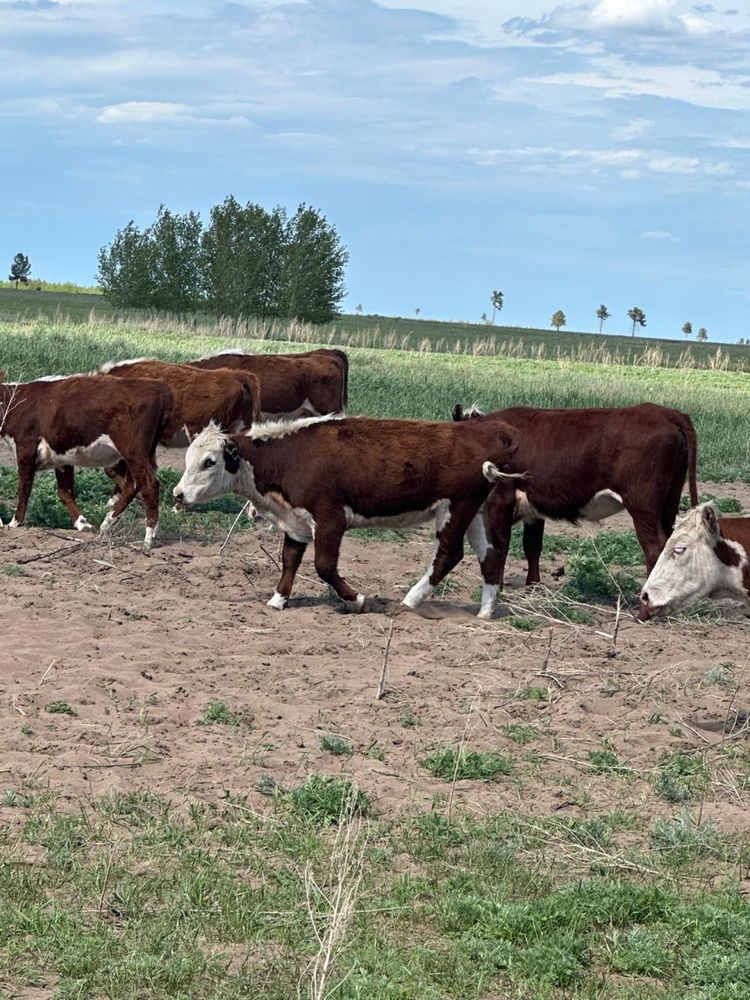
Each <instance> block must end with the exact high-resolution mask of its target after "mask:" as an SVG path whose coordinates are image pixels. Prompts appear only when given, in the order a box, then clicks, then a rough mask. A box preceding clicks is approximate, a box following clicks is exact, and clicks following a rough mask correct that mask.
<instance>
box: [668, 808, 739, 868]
mask: <svg viewBox="0 0 750 1000" xmlns="http://www.w3.org/2000/svg"><path fill="white" fill-rule="evenodd" d="M651 847H652V849H653V850H655V851H660V852H661V853H662V855H663V857H664V860H665V862H666V863H668V864H671V865H677V866H680V865H686V864H689V863H691V862H694V861H696V860H698V859H700V858H707V857H713V858H717V859H721V858H724V857H726V856H727V852H728V850H729V846H728V844H727V843H726V842H725V840H724V838H723V837H722V836H721V835H720V833H719V831H718V829H717V827H716V825H715V824H714V823H712V822H711V821H710V820H707V821H705V822H702V823H700V822H698V821H697V820H696V819H695V818H694V817H693V816H692V815H691V814H690V813H689V812H687V811H685V812H681V813H680V814H679V815H678V816H675V817H674V818H672V819H658V820H656V822H655V823H654V825H653V826H652V828H651Z"/></svg>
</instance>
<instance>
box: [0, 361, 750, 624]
mask: <svg viewBox="0 0 750 1000" xmlns="http://www.w3.org/2000/svg"><path fill="white" fill-rule="evenodd" d="M348 372H349V364H348V359H347V356H346V354H345V353H344V352H343V351H339V350H324V349H320V350H315V351H308V352H306V353H301V354H294V355H280V356H279V355H248V354H243V353H241V352H239V351H224V352H220V353H218V354H216V355H212V356H211V357H207V358H201V359H199V360H197V361H193V362H190V363H187V364H169V363H167V362H163V361H159V360H156V359H148V358H141V359H138V360H134V361H121V362H114V363H109V364H107V365H104V366H103V367H102V368H101V369H100V370H99V371H98V372H95V373H92V374H90V375H71V376H48V377H46V378H42V379H38V380H36V381H34V382H27V383H12V382H5V381H4V380H3V374H2V372H0V436H2V437H3V438H5V439H6V440H7V441H8V442H9V443H10V444H11V446H12V447H13V448H14V450H15V454H16V460H17V464H18V501H17V506H16V511H15V515H14V517H13V519H12V521H11V522H10V527H17V526H20V525H22V524H23V522H24V518H25V516H26V509H27V505H28V501H29V496H30V493H31V488H32V485H33V481H34V475H35V473H36V472H37V471H38V470H43V469H53V470H54V472H55V476H56V478H57V489H58V495H59V497H60V500H61V501H62V503H63V504H64V505H65V506H66V508H67V509H68V511H69V513H70V516H71V519H72V521H73V525H74V527H75V528H77V529H78V530H79V531H82V530H91V528H92V526H91V524H90V523H89V522H88V520H87V519H86V517H85V516H84V515H83V514H82V513H81V511H80V509H79V507H78V505H77V504H76V499H75V489H74V468H75V467H76V466H83V467H101V468H103V469H105V471H106V472H107V474H108V475H109V476H110V478H111V479H112V480H113V483H114V491H113V495H112V498H111V500H110V507H111V509H110V511H109V513H108V514H107V516H106V518H105V519H104V521H103V523H102V525H101V528H100V531H102V532H105V531H107V530H108V529H109V528H110V527H111V526H112V525H113V524H114V523H115V521H116V520H117V519H118V518H119V517H120V515H121V514H122V513H123V511H124V510H125V508H126V507H127V506H128V504H129V503H130V502H131V501H132V499H133V498H134V497H135V496H136V495H138V494H139V495H140V497H141V499H142V502H143V506H144V509H145V515H146V537H145V544H146V546H150V545H151V544H152V543H153V540H154V537H155V535H156V531H157V525H158V517H159V484H158V480H157V478H156V474H155V468H156V461H155V456H156V448H157V445H158V444H163V445H168V446H169V445H172V446H180V445H183V446H184V445H185V444H187V445H188V448H187V452H186V454H185V471H184V473H183V475H182V478H181V479H180V481H179V483H178V484H177V486H175V488H174V496H175V500H176V502H177V505H178V507H182V506H189V505H192V504H195V503H202V502H205V501H208V500H211V499H213V498H215V497H217V496H220V495H221V494H224V493H229V492H233V493H237V494H239V495H240V496H243V497H245V498H247V499H248V500H249V501H250V502H251V504H252V505H253V506H254V508H255V510H256V511H257V512H258V513H259V514H260V515H262V516H263V517H264V518H266V519H267V520H269V521H270V522H271V523H273V524H275V525H276V526H277V527H278V528H280V529H281V530H282V531H283V533H284V543H283V549H282V574H281V578H280V580H279V582H278V584H277V586H276V590H275V591H274V594H273V596H272V597H271V599H270V600H269V602H268V604H269V605H270V606H271V607H274V608H277V609H282V608H284V607H285V605H286V604H287V602H288V600H289V596H290V594H291V591H292V586H293V584H294V578H295V575H296V573H297V570H298V568H299V565H300V562H301V560H302V557H303V555H304V552H305V549H306V547H307V545H308V544H309V543H311V542H312V543H313V544H314V553H315V569H316V571H317V573H318V575H319V576H320V577H321V579H322V580H324V581H325V582H326V583H328V584H329V585H330V586H331V587H332V588H333V589H334V590H335V592H336V593H337V594H338V596H339V597H340V598H341V599H342V600H343V601H345V602H346V603H347V604H348V605H349V606H350V607H352V608H354V609H356V610H360V609H361V608H362V607H363V606H364V603H365V597H364V595H363V594H360V593H358V592H357V591H356V590H355V589H354V588H353V587H351V586H350V585H349V584H348V583H347V582H346V580H344V579H343V578H342V577H341V575H340V574H339V569H338V561H339V549H340V546H341V540H342V536H343V534H344V532H345V531H346V530H347V529H348V528H356V527H363V526H372V527H401V526H411V525H417V524H422V523H425V522H428V521H432V522H434V525H435V534H436V550H435V555H434V558H433V560H432V563H431V565H430V567H429V568H428V570H427V571H426V573H425V574H424V576H423V577H422V578H421V579H420V580H419V581H418V582H417V583H416V584H415V585H414V586H413V587H412V588H411V589H410V590H409V592H408V593H407V595H406V597H405V598H404V602H403V603H404V604H405V605H406V606H407V607H410V608H415V607H417V606H418V605H419V604H421V603H422V602H423V601H424V600H425V599H426V598H427V597H429V595H430V594H431V593H432V591H433V590H434V588H435V587H436V586H437V585H438V584H439V583H440V581H441V580H442V579H443V578H444V577H445V576H446V574H448V573H449V572H450V571H451V570H452V569H453V567H454V566H455V565H456V564H457V563H458V562H459V561H460V559H461V558H462V556H463V540H464V537H466V538H467V539H468V541H469V544H470V545H471V547H472V549H473V550H474V552H475V553H476V555H477V558H478V560H479V566H480V570H481V574H482V580H483V585H482V598H481V606H480V610H479V617H480V618H490V617H491V615H492V611H493V608H494V605H495V600H496V597H497V593H498V591H499V590H501V589H502V586H503V577H504V571H505V562H506V557H507V553H508V547H509V544H510V534H511V528H512V526H513V524H514V523H515V522H518V521H522V522H523V550H524V554H525V556H526V560H527V563H528V572H527V577H526V582H527V584H534V583H537V582H539V580H540V574H539V559H540V556H541V552H542V543H543V536H544V522H545V519H547V518H550V519H563V520H567V521H571V522H576V521H578V520H579V519H581V518H587V519H589V520H593V521H599V520H602V519H603V518H606V517H609V516H610V515H612V514H615V513H617V512H619V511H621V510H626V511H627V512H628V513H629V514H630V516H631V517H632V519H633V524H634V527H635V531H636V535H637V537H638V541H639V543H640V545H641V548H642V549H643V554H644V558H645V563H646V571H647V574H648V579H647V581H646V584H645V586H644V588H643V591H642V593H641V609H640V617H641V618H642V619H643V620H646V619H648V618H650V617H652V616H655V615H663V614H667V613H670V612H673V611H677V610H679V609H681V608H684V607H686V606H688V605H689V604H691V603H693V602H694V601H696V600H698V599H699V598H700V597H703V596H733V597H737V598H740V599H742V600H745V601H748V600H750V518H739V517H732V518H722V519H721V520H719V519H718V518H717V516H716V512H715V510H714V508H713V507H712V506H711V505H708V504H700V505H698V490H697V485H696V458H697V440H696V434H695V430H694V428H693V424H692V422H691V420H690V418H689V417H688V416H687V415H686V414H684V413H680V412H679V411H677V410H673V409H670V408H667V407H663V406H657V405H655V404H652V403H642V404H639V405H637V406H630V407H622V408H611V409H556V410H545V409H537V408H532V407H511V408H509V409H505V410H500V411H498V412H495V413H490V414H486V415H485V414H481V413H480V412H479V411H478V410H476V409H475V408H473V409H471V410H467V411H464V410H463V409H462V407H460V406H456V407H455V408H454V411H453V420H452V421H448V420H446V421H424V420H383V419H375V418H370V417H347V416H346V415H345V413H346V408H347V404H348V390H347V386H348ZM686 476H687V479H688V484H689V492H690V501H691V504H692V509H691V510H689V511H688V513H686V514H684V515H683V516H681V517H678V509H679V504H680V498H681V495H682V489H683V485H684V483H685V478H686ZM0 523H1V522H0Z"/></svg>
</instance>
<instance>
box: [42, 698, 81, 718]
mask: <svg viewBox="0 0 750 1000" xmlns="http://www.w3.org/2000/svg"><path fill="white" fill-rule="evenodd" d="M44 711H45V712H49V713H50V715H77V714H78V713H77V712H76V711H75V709H73V708H71V707H70V705H69V704H68V703H67V701H61V700H57V701H49V702H47V704H46V705H45V706H44Z"/></svg>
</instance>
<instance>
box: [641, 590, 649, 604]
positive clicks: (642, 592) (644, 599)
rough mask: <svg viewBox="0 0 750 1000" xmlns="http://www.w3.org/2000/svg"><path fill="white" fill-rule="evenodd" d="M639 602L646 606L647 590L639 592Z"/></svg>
mask: <svg viewBox="0 0 750 1000" xmlns="http://www.w3.org/2000/svg"><path fill="white" fill-rule="evenodd" d="M641 600H642V601H643V603H644V604H648V591H647V590H642V591H641Z"/></svg>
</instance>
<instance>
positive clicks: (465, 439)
mask: <svg viewBox="0 0 750 1000" xmlns="http://www.w3.org/2000/svg"><path fill="white" fill-rule="evenodd" d="M511 452H512V448H511V445H510V439H509V436H508V433H507V430H506V428H505V427H504V426H503V424H501V423H498V422H488V423H486V424H479V425H478V426H477V425H473V424H450V423H428V422H426V421H418V420H375V419H372V418H369V417H355V418H350V419H346V418H344V417H343V415H339V414H329V415H328V416H325V417H308V418H306V419H302V420H298V421H294V422H290V421H279V422H275V423H269V424H260V425H258V427H254V428H253V429H252V430H251V431H250V432H249V433H248V434H246V435H231V436H229V435H226V434H223V433H221V431H220V430H219V429H218V428H217V427H215V426H209V427H207V428H206V429H205V430H204V431H203V432H202V433H201V434H199V435H198V437H197V438H195V439H194V440H193V441H192V443H191V444H190V446H189V448H188V450H187V453H186V455H185V472H184V473H183V476H182V479H180V481H179V483H178V484H177V486H175V488H174V495H175V497H176V499H177V501H178V503H183V504H194V503H201V502H203V501H205V500H209V499H211V498H212V497H216V496H219V495H221V494H222V493H229V492H234V493H239V494H240V495H241V496H245V497H248V498H249V499H250V500H251V501H252V502H253V504H255V506H256V507H257V508H258V510H259V511H260V512H261V514H263V515H264V517H267V518H268V519H269V520H271V521H272V522H274V523H275V524H276V525H277V526H278V527H280V528H281V529H282V530H283V531H284V548H283V554H282V565H283V572H282V574H281V579H280V581H279V584H278V586H277V588H276V592H275V593H274V595H273V597H272V598H271V599H270V601H269V602H268V604H269V606H270V607H272V608H277V609H279V610H281V609H282V608H283V607H284V606H285V605H286V603H287V601H288V599H289V595H290V593H291V590H292V585H293V583H294V577H295V574H296V572H297V569H298V567H299V565H300V562H301V560H302V556H303V554H304V552H305V548H306V547H307V545H308V543H309V542H312V541H314V543H315V569H316V571H317V573H318V575H319V576H320V577H321V579H323V580H324V581H325V582H326V583H328V584H330V585H331V587H333V589H334V590H335V591H336V593H337V594H338V595H339V597H340V598H341V599H342V600H343V601H345V602H346V603H347V604H349V605H350V607H353V608H354V609H356V610H361V608H362V606H363V605H364V600H365V598H364V596H363V595H362V594H358V593H357V591H356V590H354V589H353V588H352V587H351V586H349V584H348V583H347V582H346V581H345V580H343V579H342V578H341V576H340V575H339V571H338V559H339V548H340V546H341V539H342V536H343V534H344V532H345V531H346V530H347V528H361V527H364V526H367V525H369V526H373V527H405V526H411V525H416V524H422V523H424V522H426V521H430V520H435V522H436V536H437V551H436V554H435V557H434V559H433V562H432V565H431V566H430V568H429V569H428V571H427V572H426V573H425V575H424V576H423V577H422V579H421V580H420V581H419V582H418V583H416V584H415V585H414V586H413V587H412V588H411V590H410V591H409V593H408V594H407V595H406V597H405V599H404V602H403V603H404V604H405V605H406V606H407V607H410V608H415V607H417V606H418V605H419V604H421V603H422V601H423V600H424V599H425V598H426V597H428V596H429V595H430V594H431V593H432V591H433V590H434V588H435V587H436V586H437V584H438V583H439V582H440V581H441V580H442V579H443V578H444V577H445V575H446V574H447V573H449V572H450V571H451V570H452V569H453V567H454V566H455V565H456V564H457V563H458V562H459V561H460V560H461V558H462V557H463V538H464V535H465V534H466V533H467V532H468V533H469V542H470V543H471V545H472V547H473V548H474V550H475V551H476V553H477V555H478V557H479V560H480V566H481V569H482V576H483V578H484V586H483V588H482V605H481V609H480V617H482V618H489V617H490V616H491V614H492V607H493V604H494V600H495V596H496V594H497V590H498V580H497V567H496V564H495V563H494V562H493V560H492V559H487V558H486V556H487V548H488V543H487V540H486V539H485V538H484V534H483V530H482V527H481V526H477V525H475V526H474V528H473V529H472V530H470V529H471V526H472V524H473V523H474V517H475V514H476V513H477V511H478V510H479V508H480V506H481V505H482V503H483V502H484V501H485V500H486V498H487V495H488V494H489V492H490V490H491V489H492V483H491V482H490V481H489V479H488V476H489V475H491V476H492V477H493V480H494V479H498V478H502V476H503V472H502V471H501V470H502V468H503V467H504V465H505V464H506V462H507V460H508V458H509V457H510V454H511ZM490 541H491V539H490Z"/></svg>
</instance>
